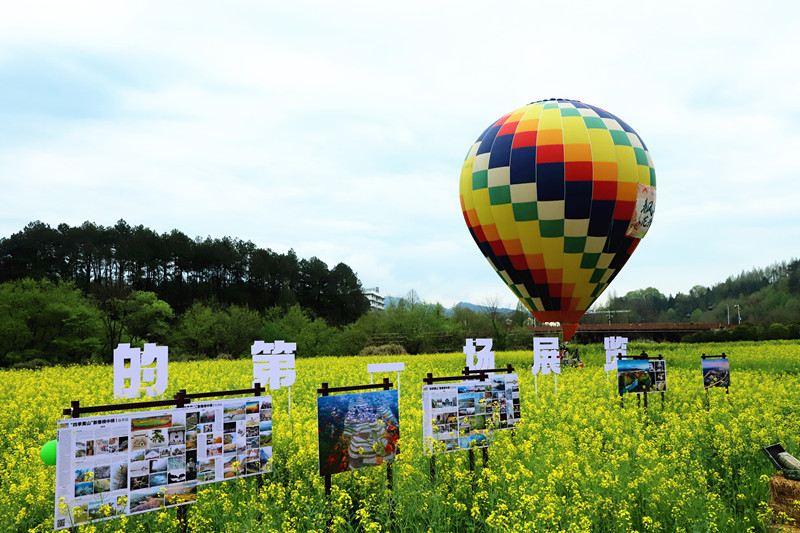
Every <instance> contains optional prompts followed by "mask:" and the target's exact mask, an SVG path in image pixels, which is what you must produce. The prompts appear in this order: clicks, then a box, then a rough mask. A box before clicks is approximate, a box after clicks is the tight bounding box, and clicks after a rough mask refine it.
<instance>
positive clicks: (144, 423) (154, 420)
mask: <svg viewBox="0 0 800 533" xmlns="http://www.w3.org/2000/svg"><path fill="white" fill-rule="evenodd" d="M170 426H172V415H171V414H163V415H158V416H144V417H141V418H132V419H131V432H135V431H144V430H153V429H159V428H162V429H166V428H169V427H170Z"/></svg>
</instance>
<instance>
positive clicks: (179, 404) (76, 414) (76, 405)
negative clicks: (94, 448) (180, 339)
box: [62, 383, 266, 533]
mask: <svg viewBox="0 0 800 533" xmlns="http://www.w3.org/2000/svg"><path fill="white" fill-rule="evenodd" d="M265 390H266V389H264V387H262V386H261V384H260V383H255V384H254V385H253V386H252V387H251V388H249V389H237V390H227V391H211V392H198V393H193V394H187V392H186V389H181V390H179V391H178V392H177V393H176V394H175V396H173V397H172V399H169V400H151V401H145V402H130V403H117V404H106V405H90V406H88V407H87V406H82V405H81V402H80V401H79V400H73V401H72V402H70V406H69V407H66V408H65V409H63V411H62V414H63V415H64V416H68V417H70V418H80V416H81V415H86V414H90V413H107V412H110V411H130V410H132V409H136V410H139V409H147V408H150V407H170V406H174V407H176V408H178V409H180V408H183V407H186V406H187V405H188V404H189V402H190V401H192V400H196V399H200V398H216V397H220V396H237V395H240V394H249V395H252V396H261V393H263V392H265ZM257 480H258V481H257V483H258V490H259V491H260V490H261V488H262V484H263V480H262V477H261V475H258V476H257ZM187 510H188V506H187V505H179V506H178V508H177V511H176V512H177V518H178V531H179V532H180V533H187V532H188V530H189V520H188V517H187ZM69 530H70V532H71V533H77V531H78V528H77V527H76V526H73V527H71V528H69Z"/></svg>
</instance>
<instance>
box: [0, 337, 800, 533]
mask: <svg viewBox="0 0 800 533" xmlns="http://www.w3.org/2000/svg"><path fill="white" fill-rule="evenodd" d="M643 349H644V350H647V352H648V353H649V354H650V355H658V354H663V355H664V357H665V358H666V360H667V372H668V375H667V382H668V391H667V393H666V401H665V403H664V405H663V407H662V404H661V402H660V399H659V396H656V395H653V396H651V397H650V401H649V409H648V410H647V411H645V410H644V408H643V407H638V408H637V406H636V398H635V397H634V396H628V397H626V399H625V400H626V401H625V405H624V406H623V407H621V406H620V402H619V396H617V395H616V384H615V380H614V377H613V376H612V377H611V380H610V381H607V379H606V374H605V372H603V370H602V364H603V362H604V360H605V357H604V354H603V352H602V347H601V346H598V345H593V346H588V347H585V348H582V350H581V354H582V356H583V359H584V361H585V362H586V368H584V369H564V370H563V371H562V374H561V376H560V377H559V380H558V394H557V395H556V394H555V393H554V390H553V381H552V377H550V376H546V377H542V376H540V377H539V394H538V396H537V395H536V394H535V393H534V381H533V376H531V374H530V367H531V362H532V353H531V352H529V351H518V352H498V353H497V354H496V362H497V365H498V366H502V365H505V364H506V363H511V364H512V365H514V367H515V368H516V369H517V371H518V373H519V375H520V389H521V402H522V416H523V422H522V423H521V424H520V425H519V427H518V428H517V429H516V430H515V431H513V432H512V431H503V432H498V433H497V434H496V436H495V438H494V442H493V444H492V446H491V448H490V450H489V454H488V455H489V462H488V465H487V466H486V467H483V466H482V464H481V460H480V457H481V454H480V453H477V454H476V457H477V461H476V463H477V466H476V471H475V473H472V472H470V470H469V468H468V463H467V452H464V451H461V452H454V453H449V454H442V455H438V456H437V460H436V470H437V476H436V479H435V481H434V482H432V481H431V479H430V476H429V472H430V464H429V460H428V458H427V457H426V456H424V455H423V451H422V424H423V420H422V405H421V392H420V391H421V385H422V381H421V379H422V378H423V377H424V376H425V374H426V373H427V372H433V373H434V374H435V375H454V374H458V373H459V372H460V370H461V369H462V368H463V366H464V355H463V354H437V355H418V356H393V357H369V358H364V357H347V358H331V357H319V358H313V359H298V360H297V365H296V368H297V381H296V383H295V385H294V386H293V387H292V417H291V419H289V417H288V415H287V409H286V407H287V393H286V390H285V389H284V390H281V391H279V392H278V393H277V394H274V395H273V401H274V404H275V410H274V440H273V450H274V472H273V473H272V474H268V475H265V476H264V483H263V488H262V489H261V490H260V491H259V490H258V488H257V484H256V480H255V479H254V478H246V479H239V480H236V481H231V482H224V483H217V484H214V485H210V486H204V487H202V488H201V489H200V491H199V494H198V502H197V503H196V504H194V505H192V506H190V507H189V509H188V516H189V526H190V529H191V530H192V531H197V532H205V531H230V532H250V531H263V532H283V533H290V532H306V531H320V532H321V531H324V530H325V527H326V514H325V513H326V512H330V513H331V514H332V522H331V527H330V529H331V530H332V531H386V530H389V529H390V527H392V528H393V530H394V531H414V532H416V531H423V532H424V531H542V532H544V531H547V532H550V531H552V532H570V533H576V532H594V531H597V532H631V531H638V532H650V531H665V532H672V531H675V532H686V533H689V532H716V531H720V532H736V533H743V532H750V531H766V526H765V524H771V523H775V522H776V521H777V522H781V521H786V517H780V516H772V515H771V513H770V512H769V510H768V508H767V505H766V502H767V500H768V496H769V494H768V488H767V479H768V476H769V475H771V474H772V473H774V468H772V467H771V466H770V464H769V462H768V461H767V459H766V457H765V456H764V455H763V453H762V452H761V448H762V447H763V446H765V445H768V444H772V443H774V442H781V443H783V445H784V446H785V447H786V448H787V450H789V451H790V452H794V453H798V452H800V448H798V444H799V443H800V438H799V437H800V432H798V417H797V411H798V409H797V407H798V405H800V343H798V342H796V341H794V342H791V341H775V342H759V343H729V344H724V345H722V344H714V345H678V344H663V345H658V344H647V345H645V344H631V345H629V348H628V353H629V354H634V353H639V352H640V351H641V350H643ZM722 351H724V352H725V353H727V354H728V355H729V356H730V360H731V380H732V383H731V391H730V394H729V395H727V396H726V394H725V391H724V390H722V389H712V390H710V391H709V402H708V403H709V405H708V407H707V405H706V393H705V391H704V389H703V385H702V376H701V372H700V354H701V353H708V354H718V353H720V352H722ZM392 361H405V363H406V371H405V372H403V373H402V375H401V383H400V389H401V394H400V398H401V399H400V419H401V437H400V442H399V454H398V456H397V461H396V463H395V465H394V489H395V490H394V491H393V493H390V492H389V491H387V490H386V467H385V466H383V467H376V468H370V469H365V470H361V471H358V472H351V473H345V474H339V475H336V476H334V477H333V492H332V498H331V501H330V502H326V500H325V498H324V487H323V480H322V479H321V478H320V477H319V476H318V474H317V440H316V439H317V424H316V400H315V398H316V389H317V388H318V387H319V386H320V384H321V383H322V382H323V381H327V382H328V383H329V384H330V386H332V387H335V386H344V385H357V384H364V383H368V382H369V375H368V373H367V364H368V363H375V362H392ZM386 376H387V377H390V378H391V379H392V381H395V374H394V373H391V374H386ZM251 377H252V363H251V362H250V361H249V360H246V359H245V360H239V361H200V362H191V363H172V364H171V365H170V387H169V390H168V391H167V395H168V396H171V395H173V394H174V393H175V392H177V390H178V389H180V388H185V389H187V390H188V391H189V392H204V391H209V390H223V389H237V388H243V387H247V386H249V384H250V380H251ZM376 377H379V378H382V377H383V375H379V376H376ZM112 389H113V383H112V369H111V367H110V366H76V367H70V368H48V369H44V370H38V371H24V370H18V371H3V372H0V409H2V413H0V489H1V490H0V531H31V532H45V531H52V529H53V507H54V484H55V468H54V467H51V466H46V465H44V464H43V463H42V462H41V460H40V458H39V449H40V447H41V445H42V444H44V443H45V442H47V441H48V440H51V439H53V438H55V434H56V421H57V420H58V419H59V418H61V410H62V409H63V408H64V407H68V406H69V403H70V401H71V400H80V402H81V403H82V404H83V405H96V404H105V403H113V402H114V398H113V391H112ZM175 516H176V510H175V509H168V510H163V511H156V512H152V513H145V514H143V515H138V516H135V517H125V518H120V519H114V520H109V521H105V522H100V523H95V524H89V525H85V526H81V527H80V528H79V531H81V532H95V531H97V532H104V531H142V532H150V531H153V532H156V531H157V532H162V531H163V532H171V531H176V530H177V524H176V519H175Z"/></svg>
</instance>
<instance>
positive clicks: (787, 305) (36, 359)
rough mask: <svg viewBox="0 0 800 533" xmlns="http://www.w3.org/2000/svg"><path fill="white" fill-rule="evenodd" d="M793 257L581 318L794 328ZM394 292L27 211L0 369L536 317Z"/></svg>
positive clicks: (344, 274) (774, 333)
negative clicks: (383, 303)
mask: <svg viewBox="0 0 800 533" xmlns="http://www.w3.org/2000/svg"><path fill="white" fill-rule="evenodd" d="M798 267H800V261H798V260H791V261H788V262H783V263H780V264H775V265H771V266H769V267H766V268H757V269H754V270H752V271H749V272H742V273H741V274H739V275H736V276H731V277H729V278H728V279H727V280H725V281H724V282H721V283H718V284H716V285H714V286H713V287H702V286H695V287H694V288H692V290H691V291H689V294H682V293H679V294H677V295H674V296H673V295H670V296H665V295H663V294H661V293H660V292H659V291H658V290H657V289H655V288H652V287H648V288H645V289H640V290H636V291H631V292H629V293H627V294H626V295H624V296H621V297H618V296H613V295H612V296H611V297H610V298H609V299H608V301H607V303H606V304H605V305H603V306H600V307H598V308H597V309H596V312H594V313H592V314H587V316H586V317H585V318H584V322H595V323H596V322H605V321H607V320H611V321H613V322H630V323H644V322H711V323H717V324H720V325H727V324H728V320H729V318H728V317H729V314H728V313H730V323H731V325H733V326H737V327H736V328H735V329H734V330H732V331H731V330H729V329H723V331H721V332H719V333H717V334H716V336H718V337H719V339H716V337H715V336H714V335H715V334H714V333H713V332H708V333H709V334H706V333H702V334H697V335H695V336H694V338H688V339H687V340H689V341H691V340H704V341H708V340H731V339H734V340H735V339H748V340H749V339H752V340H757V339H767V338H798V337H800V325H799V324H800V268H798ZM392 302H393V303H392V305H391V306H389V307H387V309H385V310H383V311H378V312H374V311H372V312H371V311H370V310H369V304H368V302H367V300H366V298H365V297H364V295H363V293H362V287H361V282H360V281H359V279H358V277H357V276H356V274H355V272H353V270H352V269H351V268H350V267H349V266H348V265H346V264H344V263H339V264H337V265H335V266H334V267H333V268H328V266H327V265H326V264H325V263H324V262H323V261H321V260H320V259H318V258H316V257H311V258H310V259H301V258H298V257H297V256H296V254H295V253H294V251H292V250H290V251H289V252H288V253H286V254H279V253H275V252H273V251H271V250H269V249H266V250H265V249H261V248H258V247H257V246H255V245H254V244H253V243H252V242H250V241H242V240H239V239H236V238H230V237H224V238H221V239H220V238H211V237H206V238H204V239H203V238H199V237H198V238H194V239H192V238H190V237H188V236H187V235H185V234H184V233H182V232H180V231H178V230H172V231H171V232H169V233H164V234H158V233H156V232H155V231H153V230H151V229H148V228H145V227H143V226H141V225H140V226H130V225H129V224H127V223H126V222H125V221H123V220H120V221H119V222H117V224H115V225H114V226H108V227H104V226H99V225H96V224H93V223H91V222H85V223H83V224H82V225H80V226H69V225H67V224H60V225H58V227H56V228H53V227H50V226H49V225H47V224H44V223H42V222H38V221H37V222H32V223H30V224H28V225H27V226H26V227H25V228H24V229H23V230H21V231H20V232H18V233H15V234H13V235H11V236H10V237H7V238H0V367H36V366H42V365H50V364H74V363H84V362H102V361H106V362H108V361H110V360H111V358H112V353H113V349H114V348H115V347H116V346H117V344H119V343H121V342H129V343H131V344H133V345H137V346H142V345H143V344H144V343H145V342H154V343H158V344H161V345H167V346H169V347H170V357H171V358H176V359H180V358H183V359H191V358H207V357H216V358H235V357H242V356H249V353H250V345H251V344H252V343H253V341H254V340H264V341H267V342H270V341H274V340H277V339H283V340H287V341H291V342H296V343H297V355H298V356H300V357H310V356H318V355H353V354H358V353H404V352H408V353H435V352H441V351H460V350H461V346H462V345H463V343H464V339H465V338H468V337H473V338H475V337H492V338H493V339H494V340H495V343H494V347H495V349H498V350H502V349H506V348H525V347H527V346H528V344H530V335H531V333H530V327H531V326H533V325H534V323H533V320H532V319H531V317H530V315H529V313H528V312H527V311H526V310H525V309H524V308H522V307H521V306H517V309H516V310H514V311H513V312H510V313H509V312H503V311H502V310H501V309H500V308H499V307H498V305H497V304H496V303H493V302H488V303H486V304H485V305H483V306H482V307H481V308H480V309H479V310H478V311H474V310H471V309H468V308H466V307H456V308H454V309H453V310H452V311H447V310H445V309H444V308H443V307H442V306H441V305H440V304H438V303H437V304H433V303H427V302H425V301H423V300H422V299H421V298H420V297H419V296H418V295H417V294H416V293H415V292H414V291H413V290H411V291H410V292H409V293H408V294H407V295H406V296H405V297H403V298H399V299H393V300H392ZM609 311H612V312H611V313H609ZM739 317H741V324H739ZM576 340H578V341H579V336H578V337H576Z"/></svg>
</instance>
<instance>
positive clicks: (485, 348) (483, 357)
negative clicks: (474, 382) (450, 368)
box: [464, 339, 494, 370]
mask: <svg viewBox="0 0 800 533" xmlns="http://www.w3.org/2000/svg"><path fill="white" fill-rule="evenodd" d="M476 348H480V350H479V351H478V352H477V353H476V351H475V349H476ZM464 354H465V355H466V356H467V366H468V367H469V369H470V370H489V369H491V368H494V352H493V351H492V339H474V340H473V339H467V343H466V344H465V345H464ZM476 359H477V361H476Z"/></svg>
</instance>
